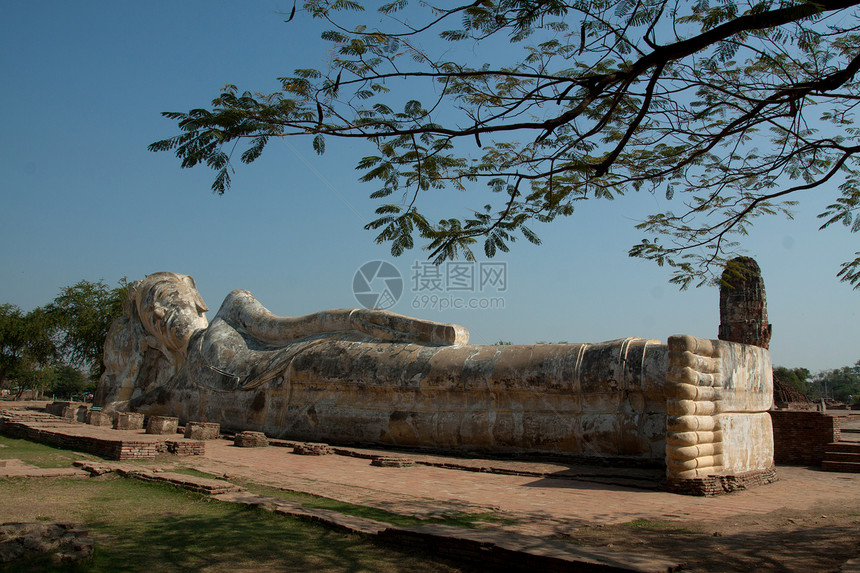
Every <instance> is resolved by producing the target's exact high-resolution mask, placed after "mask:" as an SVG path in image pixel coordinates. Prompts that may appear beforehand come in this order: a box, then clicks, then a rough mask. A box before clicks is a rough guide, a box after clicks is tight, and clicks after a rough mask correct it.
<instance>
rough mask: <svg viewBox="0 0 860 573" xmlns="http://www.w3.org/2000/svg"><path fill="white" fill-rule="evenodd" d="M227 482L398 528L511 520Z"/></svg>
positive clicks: (478, 524)
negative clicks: (410, 511)
mask: <svg viewBox="0 0 860 573" xmlns="http://www.w3.org/2000/svg"><path fill="white" fill-rule="evenodd" d="M199 473H203V472H199ZM207 477H208V476H207ZM230 481H231V482H232V483H235V484H236V485H240V486H242V487H244V488H245V489H247V490H248V491H250V492H251V493H254V494H257V495H262V496H266V497H274V498H277V499H283V500H286V501H292V502H296V503H300V504H301V505H302V506H304V507H306V508H315V509H329V510H332V511H337V512H339V513H343V514H345V515H352V516H355V517H363V518H366V519H373V520H375V521H381V522H383V523H388V524H390V525H396V526H400V527H409V526H413V525H429V524H438V525H451V526H455V527H465V528H469V529H476V528H480V527H483V526H484V523H485V522H494V523H513V521H514V520H513V519H510V518H506V517H504V516H500V515H498V514H495V513H455V514H449V515H442V516H429V517H425V518H418V517H415V516H412V515H402V514H398V513H392V512H390V511H385V510H384V509H377V508H375V507H367V506H364V505H355V504H352V503H347V502H344V501H338V500H336V499H330V498H327V497H321V496H317V495H312V494H309V493H302V492H297V491H290V490H284V489H279V488H275V487H270V486H264V485H259V484H254V483H251V482H248V481H245V480H237V479H234V480H230Z"/></svg>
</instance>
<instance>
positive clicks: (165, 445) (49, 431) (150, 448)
mask: <svg viewBox="0 0 860 573" xmlns="http://www.w3.org/2000/svg"><path fill="white" fill-rule="evenodd" d="M66 428H69V426H66ZM0 433H2V434H4V435H6V436H10V437H12V438H22V439H25V440H30V441H33V442H40V443H43V444H48V445H51V446H56V447H59V448H66V449H69V450H75V451H78V452H87V453H90V454H95V455H97V456H100V457H103V458H105V459H109V460H141V459H152V458H154V457H155V456H156V455H157V454H160V453H169V454H174V455H178V456H192V455H203V454H204V453H205V451H206V450H205V448H206V443H205V442H201V441H193V440H183V439H181V438H178V439H176V440H158V439H153V438H149V439H146V440H142V439H141V440H134V439H132V440H126V439H109V438H102V437H94V436H85V435H78V434H76V433H74V430H66V431H63V428H62V427H56V428H47V427H41V428H40V427H35V426H32V425H29V424H28V423H26V422H14V421H9V420H4V419H2V418H0Z"/></svg>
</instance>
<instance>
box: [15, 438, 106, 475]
mask: <svg viewBox="0 0 860 573" xmlns="http://www.w3.org/2000/svg"><path fill="white" fill-rule="evenodd" d="M0 445H2V446H5V447H2V448H0V459H19V460H21V461H22V462H26V463H28V464H32V465H34V466H36V467H40V468H66V467H69V466H71V465H72V462H75V461H77V460H100V459H101V458H99V457H97V456H94V455H91V454H85V453H82V452H76V451H73V450H64V449H61V448H55V447H52V446H46V445H44V444H39V443H36V442H31V441H29V440H19V439H16V438H8V437H6V436H0Z"/></svg>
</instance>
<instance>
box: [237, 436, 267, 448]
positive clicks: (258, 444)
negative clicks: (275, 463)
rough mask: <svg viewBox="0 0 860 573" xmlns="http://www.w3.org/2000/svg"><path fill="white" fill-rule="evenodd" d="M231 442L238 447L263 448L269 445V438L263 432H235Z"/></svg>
mask: <svg viewBox="0 0 860 573" xmlns="http://www.w3.org/2000/svg"><path fill="white" fill-rule="evenodd" d="M233 444H234V445H236V446H238V447H240V448H265V447H267V446H268V445H269V439H268V438H267V437H266V434H264V433H263V432H240V433H238V434H236V439H235V440H234V442H233Z"/></svg>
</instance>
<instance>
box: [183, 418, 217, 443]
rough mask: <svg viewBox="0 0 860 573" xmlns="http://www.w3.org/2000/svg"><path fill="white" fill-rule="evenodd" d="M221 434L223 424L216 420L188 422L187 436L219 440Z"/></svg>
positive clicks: (196, 438)
mask: <svg viewBox="0 0 860 573" xmlns="http://www.w3.org/2000/svg"><path fill="white" fill-rule="evenodd" d="M220 435H221V424H217V423H214V422H188V423H187V424H185V437H186V438H187V439H191V440H217V439H218V437H219V436H220Z"/></svg>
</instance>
